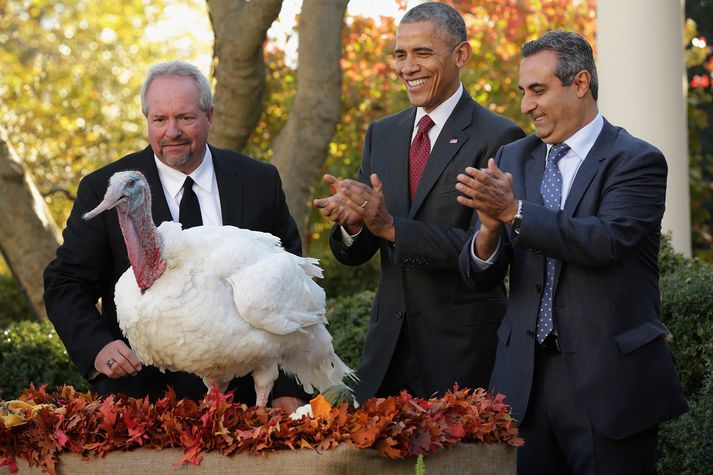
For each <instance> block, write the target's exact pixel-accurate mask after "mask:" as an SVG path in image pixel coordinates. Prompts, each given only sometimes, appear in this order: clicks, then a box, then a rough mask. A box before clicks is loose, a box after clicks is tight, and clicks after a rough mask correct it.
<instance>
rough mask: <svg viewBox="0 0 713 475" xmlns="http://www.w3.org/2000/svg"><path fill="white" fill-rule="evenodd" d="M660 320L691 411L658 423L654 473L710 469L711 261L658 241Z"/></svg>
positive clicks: (712, 419) (691, 472)
mask: <svg viewBox="0 0 713 475" xmlns="http://www.w3.org/2000/svg"><path fill="white" fill-rule="evenodd" d="M659 265H660V267H661V319H662V320H663V322H664V323H665V324H666V326H667V327H668V329H669V330H670V331H671V335H672V339H671V341H670V342H669V347H670V348H671V352H672V353H673V358H674V360H675V362H676V367H677V369H678V372H679V375H680V377H681V384H682V385H683V389H684V392H685V394H686V397H687V398H688V402H689V404H690V406H691V410H690V411H689V412H688V413H686V414H684V415H683V416H681V417H680V418H678V419H676V420H674V421H670V422H667V423H665V424H662V426H661V431H660V434H659V450H658V473H660V474H663V475H668V474H672V475H673V474H688V475H694V474H708V473H712V470H713V265H711V264H708V263H706V262H702V261H699V260H697V259H687V258H685V257H683V256H682V255H680V254H676V253H675V252H674V251H673V250H672V249H671V246H670V244H669V242H668V240H667V239H664V240H663V241H662V248H661V254H660V256H659Z"/></svg>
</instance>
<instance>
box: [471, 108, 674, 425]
mask: <svg viewBox="0 0 713 475" xmlns="http://www.w3.org/2000/svg"><path fill="white" fill-rule="evenodd" d="M545 150H546V146H545V144H544V143H542V141H540V139H538V138H537V137H535V136H534V135H531V136H528V137H526V138H524V139H522V140H519V141H517V142H514V143H512V144H509V145H506V146H505V147H503V148H502V149H501V150H500V152H499V153H498V156H497V159H496V160H497V163H498V166H499V167H500V169H501V170H503V171H505V172H509V173H511V174H512V176H513V188H514V193H515V197H516V198H518V199H522V200H523V213H522V214H523V219H522V225H521V227H520V233H519V237H517V238H516V239H514V240H513V241H512V242H510V241H509V234H508V233H507V230H506V232H504V233H503V236H502V241H501V248H500V252H499V254H498V256H497V258H496V262H495V263H494V264H493V265H492V266H491V267H490V268H488V269H487V270H485V271H478V269H477V268H475V267H474V266H473V263H472V260H471V259H470V246H471V245H472V239H471V241H469V242H468V244H467V245H466V246H465V247H464V249H463V252H462V253H461V256H460V265H461V272H462V273H463V275H464V277H465V279H466V281H467V282H469V283H470V285H472V286H473V287H475V288H476V289H480V290H487V289H490V288H494V287H495V286H497V285H498V283H499V282H500V281H502V279H503V277H504V276H505V274H506V272H507V270H508V268H509V270H510V293H509V300H508V310H507V313H506V315H505V318H504V319H503V322H502V324H501V325H500V328H499V329H498V339H499V342H498V350H497V356H496V360H495V367H494V369H493V375H492V378H491V386H492V387H493V389H494V390H495V391H497V392H501V393H504V394H505V395H506V402H508V403H509V404H510V405H511V406H512V409H513V413H514V415H515V417H516V418H518V419H520V420H522V418H523V417H525V415H526V413H527V406H528V400H529V397H530V389H531V385H532V380H533V368H534V346H535V338H534V335H535V326H536V322H537V311H538V307H539V302H540V297H541V294H542V288H543V285H544V272H545V256H551V257H554V258H556V259H558V265H557V268H556V280H555V294H554V302H553V303H554V319H555V326H556V328H557V332H558V335H559V341H560V346H561V348H562V358H564V359H565V360H566V364H567V366H568V367H569V370H570V376H571V380H572V382H573V384H574V386H575V388H576V394H577V397H578V403H580V404H581V405H582V406H583V407H584V408H585V410H586V412H587V414H588V416H589V418H590V420H591V421H592V423H593V424H594V425H595V427H596V428H597V429H598V430H599V431H600V432H602V433H603V434H605V435H606V436H608V437H611V438H615V439H619V438H623V437H627V436H629V435H632V434H634V433H637V432H640V431H641V430H644V429H647V428H650V427H653V426H655V425H656V424H658V423H660V422H662V421H664V420H667V419H670V418H673V417H676V416H678V415H680V414H681V413H683V412H685V411H686V410H687V404H686V401H685V399H684V397H683V394H682V391H681V387H680V384H679V381H678V376H677V374H676V370H675V368H674V365H673V361H672V358H671V354H670V352H669V350H668V348H667V347H666V343H665V341H664V337H665V336H666V334H667V333H668V331H667V329H666V328H665V327H664V325H663V324H662V323H661V321H660V319H659V304H660V298H659V272H658V252H659V239H660V229H661V218H662V216H663V212H664V201H665V195H666V174H667V166H666V161H665V159H664V157H663V155H662V154H661V152H660V151H659V150H657V149H656V148H654V147H653V146H651V145H649V144H648V143H646V142H643V141H642V140H639V139H637V138H635V137H632V136H631V135H629V134H628V133H627V132H626V131H625V130H624V129H622V128H620V127H615V126H612V125H611V124H609V123H608V122H607V121H606V120H605V122H604V127H603V129H602V131H601V133H600V135H599V137H598V138H597V140H596V142H595V144H594V146H593V148H592V149H591V151H590V152H589V154H588V155H587V157H586V158H585V160H584V161H583V162H582V164H581V166H580V168H579V170H578V172H577V175H576V177H575V179H574V182H573V184H572V187H571V189H570V192H569V195H568V196H567V199H566V202H565V206H564V209H563V210H561V211H559V210H557V211H553V210H549V209H547V208H546V207H545V206H544V205H543V201H542V196H541V195H540V191H539V190H540V182H541V181H542V175H543V173H544V166H545V153H546V152H545ZM474 229H475V228H474ZM471 232H474V231H471ZM551 390H552V391H556V390H557V388H551Z"/></svg>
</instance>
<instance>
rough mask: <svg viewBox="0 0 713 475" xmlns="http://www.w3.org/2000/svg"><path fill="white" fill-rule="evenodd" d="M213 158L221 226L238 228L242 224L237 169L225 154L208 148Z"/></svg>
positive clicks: (240, 191)
mask: <svg viewBox="0 0 713 475" xmlns="http://www.w3.org/2000/svg"><path fill="white" fill-rule="evenodd" d="M209 147H210V153H211V155H212V156H213V168H214V170H215V178H216V182H217V183H218V195H219V196H220V212H221V214H222V216H223V224H224V225H231V226H238V227H240V226H241V225H242V223H243V203H244V202H245V200H244V199H243V193H244V191H245V190H244V187H243V182H242V180H241V179H240V177H239V176H238V167H237V163H236V162H235V160H231V159H230V157H228V156H226V155H225V152H224V151H222V150H220V149H216V148H214V147H212V146H210V145H209Z"/></svg>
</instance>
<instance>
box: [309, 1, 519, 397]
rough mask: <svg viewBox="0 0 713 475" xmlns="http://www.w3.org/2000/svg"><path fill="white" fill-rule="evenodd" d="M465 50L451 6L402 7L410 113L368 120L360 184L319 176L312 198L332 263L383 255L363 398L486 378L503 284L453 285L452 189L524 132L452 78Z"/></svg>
mask: <svg viewBox="0 0 713 475" xmlns="http://www.w3.org/2000/svg"><path fill="white" fill-rule="evenodd" d="M470 54H471V48H470V45H469V43H468V41H467V37H466V28H465V23H464V21H463V18H462V17H461V16H460V15H459V14H458V12H456V11H455V10H454V9H453V8H452V7H450V6H448V5H445V4H442V3H425V4H422V5H419V6H417V7H414V8H413V9H411V10H409V11H408V12H407V13H406V14H405V16H404V17H403V19H402V20H401V23H400V25H399V27H398V31H397V34H396V49H395V52H394V56H395V67H396V71H397V73H398V74H399V76H400V77H401V78H402V79H403V81H404V85H405V87H406V92H407V93H408V97H409V100H410V102H411V104H412V105H413V107H410V108H408V109H406V110H404V111H401V112H399V113H397V114H395V115H391V116H389V117H386V118H384V119H381V120H379V121H377V122H375V123H373V124H371V126H370V127H369V130H368V132H367V134H366V138H365V142H364V149H363V154H362V163H361V168H360V170H359V176H358V181H355V180H337V179H336V178H334V177H332V176H326V177H325V180H326V181H327V183H329V184H330V185H331V186H332V188H333V191H334V194H333V195H332V196H330V197H328V198H324V199H319V200H315V205H316V206H317V207H318V208H319V209H320V211H321V213H322V214H323V215H325V216H327V217H328V218H329V219H331V220H332V221H334V222H335V223H336V224H335V226H334V228H333V230H332V234H331V236H330V246H331V248H332V251H333V253H334V255H335V256H336V258H337V260H339V261H340V262H342V263H344V264H347V265H352V266H354V265H360V264H363V263H365V262H367V261H368V260H369V259H371V258H372V256H373V255H374V254H375V253H376V252H377V251H379V252H380V255H381V275H380V279H379V288H378V291H377V294H376V298H375V301H374V304H373V307H372V313H371V322H370V324H369V330H368V333H367V337H366V345H365V348H364V352H363V354H362V358H361V361H360V363H359V368H358V375H359V378H360V382H359V385H358V387H357V390H356V396H357V399H359V400H364V399H367V398H369V397H372V396H375V395H376V396H387V395H392V394H397V393H398V392H400V391H401V390H403V389H407V390H409V392H410V393H411V394H413V395H416V396H419V397H430V396H431V395H433V394H434V393H441V394H443V393H444V392H445V391H447V390H449V389H452V388H453V385H454V384H455V383H458V384H459V385H460V387H481V386H486V385H487V383H488V379H489V377H490V372H491V369H492V364H493V359H494V352H495V346H496V335H495V331H496V329H497V327H498V325H499V323H500V320H501V319H502V316H503V314H504V311H505V293H504V287H503V286H502V285H501V286H498V287H497V288H494V289H492V290H489V291H488V292H482V293H476V292H471V291H468V290H467V288H466V287H465V285H464V283H463V281H462V279H461V278H460V275H459V273H458V254H459V252H460V249H461V248H462V246H463V245H464V244H465V241H466V239H467V229H468V228H469V227H470V226H471V225H472V224H473V219H474V213H473V211H472V210H471V209H468V208H466V207H464V206H461V205H459V204H458V203H457V202H456V200H455V196H456V192H455V189H454V185H455V183H456V176H457V175H458V173H460V172H461V171H462V170H463V169H464V168H465V167H466V166H483V165H484V164H485V162H486V160H487V159H488V158H489V157H492V156H494V155H495V152H496V151H497V150H498V148H499V147H500V146H501V145H503V144H506V143H509V142H511V141H513V140H516V139H518V138H520V137H523V136H524V134H523V132H522V130H521V129H520V128H519V127H517V126H516V125H515V124H514V123H513V122H511V121H509V120H507V119H505V118H503V117H501V116H499V115H496V114H494V113H492V112H490V111H488V110H487V109H485V108H484V107H482V106H480V105H479V104H477V103H476V102H475V101H473V99H471V97H470V96H469V95H468V93H467V92H466V91H465V88H464V87H463V85H462V84H461V82H460V80H459V73H460V70H461V68H463V67H464V66H465V64H466V62H467V61H468V59H469V57H470ZM426 125H428V126H429V127H430V128H428V127H426ZM423 129H427V130H423ZM419 163H420V166H419ZM424 163H425V167H424V166H423V164H424ZM421 167H423V168H421Z"/></svg>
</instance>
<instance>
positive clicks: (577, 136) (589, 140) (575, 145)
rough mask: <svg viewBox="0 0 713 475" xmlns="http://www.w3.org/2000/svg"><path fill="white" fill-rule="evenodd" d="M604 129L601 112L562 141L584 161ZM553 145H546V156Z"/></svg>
mask: <svg viewBox="0 0 713 475" xmlns="http://www.w3.org/2000/svg"><path fill="white" fill-rule="evenodd" d="M603 127H604V117H602V113H601V112H597V115H596V116H595V117H594V119H593V120H592V121H591V122H590V123H588V124H587V125H585V126H584V127H582V128H581V129H579V130H578V131H576V132H575V133H574V134H573V135H572V136H571V137H570V138H568V139H567V140H565V141H564V143H566V144H567V145H569V148H570V149H571V150H572V151H573V152H574V153H576V154H577V156H578V157H579V158H581V159H585V158H586V157H587V154H589V151H590V150H591V149H592V147H593V146H594V142H596V141H597V137H599V134H600V133H601V131H602V128H603ZM552 145H553V144H547V154H549V153H550V148H552Z"/></svg>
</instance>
